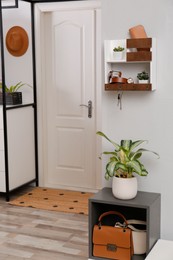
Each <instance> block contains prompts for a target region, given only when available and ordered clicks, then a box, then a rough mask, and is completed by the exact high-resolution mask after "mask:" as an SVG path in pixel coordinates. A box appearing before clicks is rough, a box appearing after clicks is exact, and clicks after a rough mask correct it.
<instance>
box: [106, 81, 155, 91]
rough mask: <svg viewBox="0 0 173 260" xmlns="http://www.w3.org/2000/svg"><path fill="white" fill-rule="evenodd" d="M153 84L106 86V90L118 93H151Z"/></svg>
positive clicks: (111, 84)
mask: <svg viewBox="0 0 173 260" xmlns="http://www.w3.org/2000/svg"><path fill="white" fill-rule="evenodd" d="M151 87H152V86H151V84H137V83H136V84H117V83H115V84H113V83H110V84H105V90H108V91H109V90H116V91H136V90H137V91H151Z"/></svg>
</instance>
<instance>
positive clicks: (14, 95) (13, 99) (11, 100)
mask: <svg viewBox="0 0 173 260" xmlns="http://www.w3.org/2000/svg"><path fill="white" fill-rule="evenodd" d="M23 86H29V87H31V86H30V85H28V84H26V83H22V82H21V81H20V82H18V83H17V84H16V85H11V86H10V87H7V86H5V95H6V104H7V105H18V104H22V92H19V91H18V90H19V89H20V88H21V87H23ZM0 89H1V90H2V82H1V83H0ZM0 104H1V105H2V104H3V95H2V91H0Z"/></svg>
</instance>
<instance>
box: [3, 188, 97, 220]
mask: <svg viewBox="0 0 173 260" xmlns="http://www.w3.org/2000/svg"><path fill="white" fill-rule="evenodd" d="M93 195H94V194H93V193H88V192H80V191H69V190H62V189H50V188H40V187H36V188H34V189H33V190H31V191H29V192H28V193H26V194H24V195H22V196H20V197H18V198H16V199H14V200H12V201H10V202H8V203H9V204H10V205H15V206H22V207H32V208H37V209H45V210H54V211H59V212H67V213H78V214H85V215H88V199H89V198H91V197H92V196H93Z"/></svg>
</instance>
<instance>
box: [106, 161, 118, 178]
mask: <svg viewBox="0 0 173 260" xmlns="http://www.w3.org/2000/svg"><path fill="white" fill-rule="evenodd" d="M116 164H117V162H116V161H111V162H109V163H108V164H107V165H106V172H107V173H108V174H109V176H110V177H113V176H114V174H115V166H116Z"/></svg>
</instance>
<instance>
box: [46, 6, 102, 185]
mask: <svg viewBox="0 0 173 260" xmlns="http://www.w3.org/2000/svg"><path fill="white" fill-rule="evenodd" d="M44 26H45V31H44V42H45V64H46V65H45V75H44V76H45V82H46V84H45V87H44V94H43V96H44V101H45V102H44V108H43V115H44V120H43V126H44V127H45V129H46V131H45V135H44V137H45V139H44V151H45V152H44V166H45V167H44V173H45V174H44V185H45V186H47V187H54V188H60V187H63V188H70V189H77V190H81V189H83V190H86V189H96V188H97V186H98V183H97V182H98V180H97V174H96V161H97V157H98V156H97V154H96V124H97V123H96V75H97V73H96V59H95V58H96V53H95V47H96V27H95V12H94V11H93V10H82V11H81V10H71V11H53V12H47V13H46V14H45V16H44ZM99 76H100V75H99ZM88 104H91V106H92V108H91V109H89V108H88V107H87V106H88ZM81 105H82V106H81ZM99 174H100V175H101V172H100V173H99Z"/></svg>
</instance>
